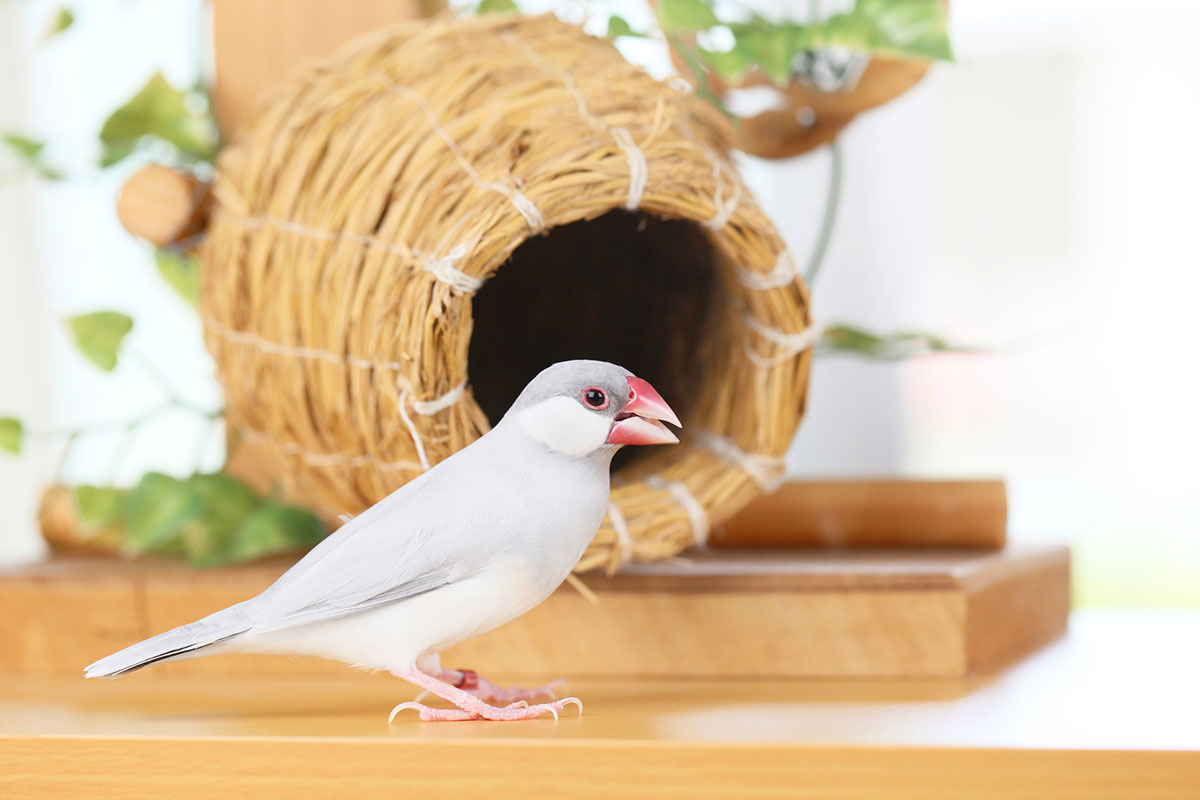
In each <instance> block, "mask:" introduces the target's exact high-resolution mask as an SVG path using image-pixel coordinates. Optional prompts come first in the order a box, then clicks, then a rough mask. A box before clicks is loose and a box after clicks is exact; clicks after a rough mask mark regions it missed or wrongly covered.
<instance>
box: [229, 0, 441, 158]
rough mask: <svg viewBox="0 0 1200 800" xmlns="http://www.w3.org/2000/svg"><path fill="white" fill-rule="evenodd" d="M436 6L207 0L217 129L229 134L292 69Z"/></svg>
mask: <svg viewBox="0 0 1200 800" xmlns="http://www.w3.org/2000/svg"><path fill="white" fill-rule="evenodd" d="M443 8H445V2H443V0H353V2H345V0H212V17H213V49H214V51H215V52H214V58H215V62H216V79H215V81H214V84H213V93H212V97H213V105H214V109H213V110H214V112H215V114H216V117H217V120H218V122H219V123H220V125H221V130H222V133H224V134H225V136H226V137H228V136H230V135H232V134H233V133H235V132H236V130H237V127H238V126H239V125H240V124H241V123H242V122H244V121H245V119H246V117H248V116H249V115H250V113H251V111H253V109H254V107H255V105H256V104H257V103H258V102H259V101H260V100H261V99H262V97H263V95H264V93H266V92H269V91H270V90H271V89H272V88H273V87H275V86H277V85H278V84H279V82H280V81H281V80H283V79H284V78H286V77H287V75H288V73H289V72H291V71H292V70H295V69H297V68H298V67H301V66H303V65H304V64H306V63H309V62H311V61H313V60H314V59H318V58H321V57H323V56H327V55H329V54H330V53H332V52H333V51H334V50H336V49H337V48H338V47H339V46H341V45H342V44H344V43H345V42H347V41H349V40H350V39H352V38H354V37H355V36H358V35H360V34H363V33H366V32H368V31H372V30H376V29H378V28H381V27H383V26H385V25H390V24H392V23H395V22H399V21H401V20H406V19H417V18H419V17H427V16H430V15H431V14H435V13H437V12H438V11H440V10H442V9H443Z"/></svg>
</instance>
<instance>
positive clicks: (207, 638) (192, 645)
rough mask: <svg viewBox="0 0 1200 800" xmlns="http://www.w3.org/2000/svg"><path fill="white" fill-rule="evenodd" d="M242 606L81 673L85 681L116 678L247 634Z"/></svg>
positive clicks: (183, 627)
mask: <svg viewBox="0 0 1200 800" xmlns="http://www.w3.org/2000/svg"><path fill="white" fill-rule="evenodd" d="M243 606H245V603H239V604H238V605H235V606H230V607H229V608H226V609H223V610H221V611H218V612H217V613H215V614H212V615H210V616H207V617H205V618H204V619H201V620H197V621H195V622H191V623H188V624H187V625H181V626H179V627H178V628H175V629H173V630H169V631H167V632H166V633H160V634H158V635H157V636H151V637H150V638H149V639H146V640H144V641H141V642H138V643H137V644H134V645H130V646H129V647H126V648H125V649H124V650H118V651H117V652H115V653H113V654H112V655H111V656H105V657H104V658H102V659H100V660H99V661H97V662H95V663H94V664H89V665H88V666H87V667H85V668H84V670H83V676H84V677H85V678H115V677H118V676H120V675H124V674H125V673H127V672H133V671H134V670H137V669H141V668H142V667H147V666H149V665H151V664H157V663H158V662H160V661H170V660H172V659H176V658H184V657H187V656H189V655H191V654H194V653H195V651H196V650H199V649H200V648H202V647H208V646H209V645H214V644H216V643H217V642H223V641H225V640H226V639H230V638H232V637H234V636H237V635H238V634H240V633H245V632H246V631H247V630H249V627H250V626H249V625H248V624H247V621H246V613H245V610H244V608H243Z"/></svg>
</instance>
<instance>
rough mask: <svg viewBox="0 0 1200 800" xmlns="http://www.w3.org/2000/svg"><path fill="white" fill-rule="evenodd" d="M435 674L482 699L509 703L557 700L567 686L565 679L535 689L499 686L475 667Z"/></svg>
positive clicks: (439, 670) (443, 670)
mask: <svg viewBox="0 0 1200 800" xmlns="http://www.w3.org/2000/svg"><path fill="white" fill-rule="evenodd" d="M433 674H434V676H435V677H436V678H438V679H439V680H442V681H445V682H446V683H448V684H450V685H451V686H454V687H456V688H458V689H462V690H463V691H464V692H469V693H471V694H473V695H475V696H476V697H478V698H479V699H481V700H487V701H488V702H491V703H499V704H500V705H507V704H509V703H517V702H520V701H522V700H523V701H525V702H526V703H535V702H538V701H543V700H557V699H558V693H559V692H560V691H562V690H563V689H565V688H566V686H567V683H566V681H564V680H561V679H559V680H556V681H552V682H550V683H548V684H546V685H545V686H538V687H535V688H533V689H523V688H521V687H520V686H497V685H496V684H494V683H492V682H491V681H489V680H488V679H487V678H485V677H483V676H482V675H480V674H479V673H478V672H476V671H475V670H473V669H438V670H437V671H435V672H434V673H433Z"/></svg>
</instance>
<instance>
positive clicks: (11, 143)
mask: <svg viewBox="0 0 1200 800" xmlns="http://www.w3.org/2000/svg"><path fill="white" fill-rule="evenodd" d="M0 140H2V141H3V142H4V143H5V144H6V145H8V147H9V149H10V150H12V151H13V152H14V153H16V154H17V155H18V156H19V157H20V158H21V159H23V160H28V161H33V160H34V159H36V158H38V157H39V156H41V154H42V150H44V149H45V148H46V143H45V142H43V141H41V140H39V139H30V138H29V137H28V136H22V135H21V134H19V133H3V134H0Z"/></svg>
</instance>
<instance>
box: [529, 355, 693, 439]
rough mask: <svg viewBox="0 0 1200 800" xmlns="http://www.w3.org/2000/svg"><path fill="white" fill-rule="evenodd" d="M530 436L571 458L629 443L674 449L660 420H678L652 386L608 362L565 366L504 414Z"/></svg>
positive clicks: (542, 377) (545, 373)
mask: <svg viewBox="0 0 1200 800" xmlns="http://www.w3.org/2000/svg"><path fill="white" fill-rule="evenodd" d="M505 420H511V421H513V422H515V423H516V424H517V425H518V426H519V427H520V428H521V430H523V431H524V432H525V434H526V435H528V436H529V437H531V438H532V439H534V440H536V441H538V442H540V443H541V444H543V445H545V446H546V447H548V448H550V449H551V450H554V451H556V452H559V453H563V454H565V455H569V456H576V457H580V456H586V455H590V454H592V453H594V452H597V451H600V450H608V451H610V452H611V451H615V450H616V449H617V448H618V447H620V446H621V445H625V444H672V443H674V442H678V441H679V439H678V438H677V437H676V436H675V434H673V433H671V431H669V430H668V429H667V426H665V425H663V424H662V422H660V420H666V421H667V422H670V423H671V424H673V425H680V422H679V418H678V417H677V416H675V412H674V411H672V410H671V407H670V406H668V405H667V403H666V401H665V400H663V399H662V397H661V396H659V394H658V392H657V391H655V390H654V387H653V386H651V385H650V384H649V383H648V382H646V381H644V380H642V379H641V378H638V377H636V376H634V375H633V374H632V373H630V371H629V370H627V369H625V368H623V367H618V366H617V365H616V364H610V363H608V362H607V361H560V362H559V363H557V364H554V365H552V366H549V367H547V368H546V369H544V370H542V371H541V372H540V373H539V374H538V376H537V377H536V378H534V379H533V380H532V381H530V382H529V385H528V386H526V387H525V390H524V391H523V392H521V395H520V396H519V397H518V398H517V400H516V402H515V403H513V404H512V407H511V408H510V409H509V410H508V413H507V414H505Z"/></svg>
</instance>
